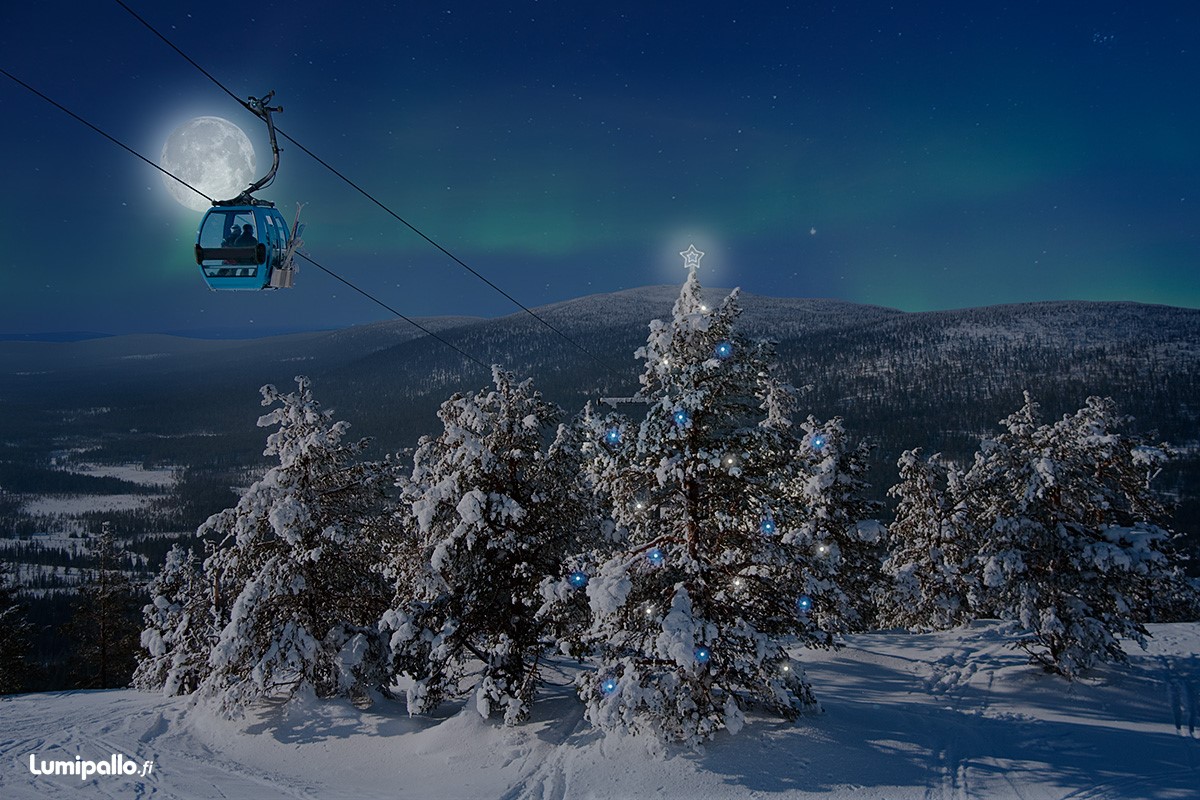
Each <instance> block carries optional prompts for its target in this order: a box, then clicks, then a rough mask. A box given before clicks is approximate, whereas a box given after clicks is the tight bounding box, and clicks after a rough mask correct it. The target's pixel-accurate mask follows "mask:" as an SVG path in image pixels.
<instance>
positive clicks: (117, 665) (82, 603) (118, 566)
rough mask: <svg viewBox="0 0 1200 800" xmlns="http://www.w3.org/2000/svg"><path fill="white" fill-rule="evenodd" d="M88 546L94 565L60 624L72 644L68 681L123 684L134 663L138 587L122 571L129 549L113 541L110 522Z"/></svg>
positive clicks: (104, 686)
mask: <svg viewBox="0 0 1200 800" xmlns="http://www.w3.org/2000/svg"><path fill="white" fill-rule="evenodd" d="M90 549H91V555H92V558H93V559H95V569H94V570H92V574H91V577H90V580H89V581H88V583H86V584H84V585H83V586H81V587H80V589H79V594H78V596H77V597H76V600H75V602H74V604H73V612H72V614H71V619H70V620H68V622H67V623H66V625H65V626H64V628H65V633H66V634H67V636H68V638H70V639H71V641H72V644H73V650H72V652H71V655H70V658H69V663H70V668H71V673H72V681H73V682H74V684H75V686H77V687H79V688H80V689H116V688H123V687H126V686H128V685H129V682H130V680H131V679H132V677H133V671H134V668H135V667H136V666H137V659H138V613H137V612H138V609H139V608H140V607H141V603H140V602H138V597H137V595H138V594H140V592H139V591H138V590H137V589H135V588H134V585H133V582H132V581H131V580H130V578H129V575H128V574H127V569H128V568H129V567H130V566H132V564H131V562H130V556H129V553H128V552H127V551H126V550H125V549H124V548H122V547H120V546H119V545H118V543H117V539H116V536H115V535H114V534H113V531H112V526H111V524H110V523H108V522H104V523H102V524H101V526H100V533H99V534H98V535H95V536H93V537H92V540H91V542H90Z"/></svg>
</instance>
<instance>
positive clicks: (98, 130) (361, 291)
mask: <svg viewBox="0 0 1200 800" xmlns="http://www.w3.org/2000/svg"><path fill="white" fill-rule="evenodd" d="M0 75H4V76H5V77H6V78H9V79H10V80H12V81H13V82H15V83H17V84H19V85H20V86H23V87H24V88H26V89H28V90H29V91H30V92H32V93H33V94H35V95H37V96H38V97H40V98H42V99H43V100H45V101H46V102H47V103H49V104H50V105H52V106H54V107H55V108H57V109H58V110H59V111H62V112H63V113H64V114H67V115H68V116H70V117H71V118H73V119H75V120H77V121H79V122H81V123H83V124H84V125H86V126H87V127H89V128H91V129H92V130H93V131H95V132H96V133H98V134H100V135H101V136H103V137H104V138H105V139H108V140H109V141H110V142H112V143H113V144H115V145H117V146H118V147H120V148H121V149H122V150H124V151H125V152H127V153H129V154H130V155H133V156H136V157H137V158H140V159H141V160H142V161H145V162H146V163H147V164H149V165H150V166H152V167H154V168H155V169H156V170H158V171H159V172H161V173H162V174H163V175H166V176H167V177H169V178H171V179H173V180H176V181H179V182H180V183H181V184H183V185H184V186H186V187H187V188H189V189H191V190H192V191H193V192H195V193H196V194H198V195H200V196H201V197H203V198H204V199H206V200H208V201H209V202H210V203H211V202H213V198H211V197H209V196H208V195H207V194H205V193H204V192H202V191H200V190H199V189H197V188H196V187H195V186H192V185H191V184H190V183H188V182H187V181H185V180H183V179H182V178H180V177H179V176H177V175H175V174H173V173H172V172H170V171H169V170H167V169H164V168H163V167H161V166H159V165H158V164H155V163H154V162H153V161H151V160H150V159H148V158H146V157H145V156H144V155H142V154H141V153H139V152H138V151H137V150H134V149H133V148H132V147H130V146H129V145H127V144H125V143H124V142H122V141H121V140H120V139H118V138H116V137H115V136H112V135H110V134H109V133H107V132H105V131H104V130H102V129H101V128H99V127H97V126H96V125H93V124H92V123H90V122H88V121H87V120H86V119H84V118H83V117H81V116H79V115H78V114H76V113H75V112H74V111H72V110H71V109H69V108H67V107H66V106H64V105H62V104H61V103H58V102H56V101H55V100H53V99H52V98H50V97H49V96H47V95H45V94H43V93H42V92H39V91H38V90H37V89H35V88H34V87H32V86H30V85H29V84H28V83H26V82H25V81H23V80H21V79H20V78H18V77H17V76H15V75H13V74H12V73H11V72H9V71H8V70H6V69H4V68H3V67H0ZM296 255H298V256H300V257H301V258H303V259H304V260H305V261H307V262H308V263H310V264H312V265H313V266H314V267H316V268H317V269H319V270H321V271H322V272H324V273H326V274H327V275H329V276H331V277H332V278H334V279H335V280H337V281H340V282H341V283H343V284H345V285H346V286H349V287H350V288H351V289H353V290H354V291H356V292H358V293H359V294H361V295H363V296H364V297H366V298H368V299H370V300H371V301H373V302H374V303H376V304H377V305H379V306H381V307H383V308H385V309H387V310H388V311H390V312H391V313H393V314H395V315H396V316H397V317H399V318H400V319H402V320H404V321H405V322H407V323H408V324H410V325H412V326H413V327H415V328H417V329H418V330H420V331H422V332H423V333H425V334H426V335H428V336H430V337H432V338H434V339H437V340H438V341H439V342H441V343H442V344H444V345H446V346H447V347H449V348H450V349H451V350H453V351H454V352H456V353H458V354H459V355H461V356H462V357H463V358H466V359H468V360H469V361H472V362H474V363H475V364H478V365H479V366H480V367H483V368H484V369H485V370H487V369H490V367H488V365H487V364H484V363H483V362H482V361H480V360H479V359H477V358H475V357H474V356H472V355H471V354H470V353H468V352H466V351H464V350H462V349H461V348H459V347H458V346H457V345H455V344H453V343H451V342H449V341H447V340H446V339H444V338H442V337H441V336H439V335H438V334H436V333H434V332H433V331H431V330H429V329H428V328H426V327H425V326H424V325H422V324H421V323H419V322H417V321H416V320H414V319H411V318H410V317H406V316H405V315H404V314H401V313H400V312H399V311H397V310H396V309H394V308H392V307H391V306H389V305H388V304H387V303H385V302H383V301H382V300H380V299H379V298H378V297H376V296H375V295H373V294H371V293H370V292H368V291H367V290H366V289H363V288H361V287H359V286H356V285H355V284H354V283H352V282H350V281H348V280H346V279H345V278H343V277H342V276H341V275H339V274H337V273H336V272H334V271H333V270H331V269H329V268H328V267H326V266H324V265H322V264H319V263H317V262H316V261H315V260H313V259H312V258H310V257H309V256H307V255H305V254H304V253H297V254H296Z"/></svg>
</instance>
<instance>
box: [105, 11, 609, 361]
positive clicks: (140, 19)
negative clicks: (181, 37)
mask: <svg viewBox="0 0 1200 800" xmlns="http://www.w3.org/2000/svg"><path fill="white" fill-rule="evenodd" d="M113 2H115V3H116V4H117V5H119V6H120V7H121V8H123V9H125V10H126V11H127V12H129V14H130V16H132V17H133V18H134V19H136V20H137V21H138V22H140V23H142V25H144V26H145V27H146V29H147V30H149V31H150V32H151V33H153V34H154V35H155V36H157V37H158V38H159V39H161V40H162V41H163V42H164V43H165V44H166V45H167V46H168V47H170V48H171V49H172V50H174V51H175V52H176V53H178V54H179V55H180V56H181V57H182V58H183V59H184V60H185V61H187V62H188V63H189V64H191V65H192V66H193V67H195V68H196V69H198V70H199V71H200V72H201V74H203V75H204V76H205V77H206V78H208V79H209V80H210V81H212V82H213V83H214V84H216V85H217V86H218V87H219V88H220V89H221V91H223V92H225V94H227V95H229V96H230V97H232V98H233V99H234V100H236V101H237V102H238V104H239V105H241V106H242V107H243V108H246V109H248V110H251V111H253V109H251V108H250V106H249V105H248V104H247V103H246V101H244V100H242V99H241V98H240V97H238V96H237V95H236V94H234V93H233V92H232V91H231V90H230V89H229V87H227V86H226V85H225V84H223V83H221V81H219V80H217V78H216V77H214V76H213V74H212V73H211V72H209V71H208V70H206V69H205V68H204V67H202V66H200V64H198V63H197V62H196V61H195V60H193V59H192V57H191V56H189V55H188V54H187V53H185V52H183V50H181V49H179V47H178V46H176V45H175V43H174V42H172V41H171V40H170V39H168V38H167V37H166V36H164V35H163V34H162V33H160V32H159V31H158V29H157V28H155V27H154V26H153V25H151V24H150V23H149V22H147V21H146V19H145V18H143V17H142V16H141V15H139V14H138V13H137V12H136V11H134V10H133V9H132V8H130V7H129V6H128V5H126V4H125V2H124V0H113ZM276 131H277V132H278V133H279V135H280V136H282V137H283V138H284V139H287V140H288V141H289V142H291V143H292V144H294V145H296V147H299V148H300V149H301V150H303V151H304V152H305V153H307V154H308V155H309V156H310V157H311V158H312V159H313V160H314V161H316V162H317V163H318V164H320V165H321V166H323V167H325V169H327V170H329V171H330V172H332V173H333V174H334V175H336V176H337V177H338V178H340V179H341V180H342V181H344V182H345V183H346V184H347V185H348V186H350V187H351V188H353V189H355V190H356V191H357V192H358V193H359V194H361V195H362V196H363V197H365V198H367V199H368V200H370V201H371V202H372V203H374V204H375V205H377V206H379V207H380V208H381V209H383V210H384V211H385V212H386V213H387V214H389V215H390V216H391V217H392V218H393V219H395V220H396V221H397V222H399V223H400V224H402V225H404V226H405V227H406V228H408V229H409V230H410V231H412V232H413V233H415V234H416V235H417V236H420V237H421V238H422V239H424V240H425V241H426V242H428V243H429V244H431V245H432V246H433V247H435V248H437V249H438V250H439V251H441V252H442V253H443V254H444V255H445V256H446V257H447V258H449V259H450V260H451V261H453V262H454V263H456V264H458V265H459V266H460V267H462V268H463V269H465V270H466V271H467V272H470V273H471V274H472V275H474V276H475V277H476V278H479V280H481V281H483V282H484V283H486V284H487V285H488V286H490V287H491V288H492V289H495V290H496V291H497V292H499V293H500V294H501V295H503V296H504V297H505V298H507V299H508V300H509V301H510V302H512V303H513V304H514V305H516V306H517V307H518V308H520V309H521V310H522V311H524V312H525V313H526V314H528V315H529V316H531V317H533V318H534V319H535V320H537V321H538V322H540V323H541V324H542V325H544V326H546V327H547V328H549V329H550V330H552V331H553V332H554V333H556V334H558V335H559V336H561V337H562V338H563V339H566V340H567V341H568V342H570V343H571V345H573V346H574V347H576V348H577V349H578V350H579V351H580V352H582V353H583V354H584V355H586V356H587V357H588V358H590V359H592V360H593V361H595V362H596V363H597V364H599V365H600V366H602V367H604V368H605V369H606V370H608V371H609V372H611V373H612V374H613V375H617V376H620V373H619V372H618V371H617V370H616V369H614V368H613V367H612V366H610V365H609V364H607V363H605V362H604V361H602V360H601V359H600V358H599V357H598V356H596V355H595V354H594V353H592V352H591V351H590V350H588V349H587V348H586V347H584V346H583V345H581V344H580V343H579V342H577V341H575V339H573V338H571V337H570V336H568V335H567V334H566V333H564V332H563V331H562V330H560V329H559V328H557V327H555V326H554V325H551V324H550V323H549V322H547V321H546V320H545V319H544V318H543V317H541V316H540V315H538V314H537V312H535V311H534V310H533V309H531V308H529V307H528V306H526V305H525V304H524V303H522V302H521V301H520V300H518V299H517V298H515V297H513V296H512V295H511V294H509V293H508V292H506V291H504V290H503V289H501V288H500V287H499V286H497V285H496V284H495V283H493V282H492V281H491V280H489V279H488V278H487V277H485V276H484V275H483V274H482V273H480V272H479V271H478V270H476V269H474V268H473V267H471V266H469V265H468V264H467V263H466V262H464V261H463V260H462V259H460V258H459V257H458V256H456V255H454V253H451V252H450V251H449V250H447V249H446V248H445V247H443V246H442V245H440V244H439V243H438V242H436V241H434V240H433V239H432V238H430V237H429V236H427V235H425V233H423V232H422V231H421V230H420V229H419V228H417V227H416V226H415V225H413V224H412V223H411V222H409V221H408V220H406V219H404V218H403V217H401V216H400V215H399V214H397V213H396V212H395V211H393V210H392V209H391V208H389V207H388V206H387V205H386V204H385V203H383V202H382V201H381V200H379V199H378V198H376V197H375V196H374V195H372V194H371V193H370V192H368V191H367V190H366V189H364V188H363V187H361V186H359V185H358V184H357V183H355V182H354V181H353V180H351V179H350V178H348V177H347V176H346V175H344V174H343V173H342V172H341V171H339V170H337V169H335V168H334V167H333V165H331V164H330V163H329V162H327V161H325V160H324V159H323V158H321V157H320V156H318V155H317V154H316V153H314V152H313V151H311V150H309V149H308V148H307V147H305V146H304V145H302V144H301V143H300V142H298V141H296V140H295V139H293V138H292V137H291V136H289V135H288V134H287V133H285V132H284V131H283V129H282V128H276Z"/></svg>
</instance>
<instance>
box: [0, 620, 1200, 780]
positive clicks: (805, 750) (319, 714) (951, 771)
mask: <svg viewBox="0 0 1200 800" xmlns="http://www.w3.org/2000/svg"><path fill="white" fill-rule="evenodd" d="M1152 630H1153V631H1154V632H1155V633H1156V634H1157V636H1156V637H1155V638H1154V639H1152V640H1151V643H1150V649H1149V651H1148V652H1144V653H1143V652H1142V651H1141V650H1139V649H1137V648H1136V646H1132V647H1131V648H1130V649H1129V650H1128V652H1129V654H1130V664H1129V665H1127V666H1109V667H1103V668H1101V669H1099V670H1097V672H1096V674H1095V675H1094V676H1092V677H1089V678H1087V679H1084V680H1081V681H1077V682H1076V683H1074V684H1068V683H1066V682H1065V681H1063V680H1062V679H1061V678H1056V677H1054V676H1050V675H1046V674H1044V673H1042V672H1041V671H1040V670H1039V669H1038V668H1036V667H1033V666H1030V665H1028V664H1027V663H1026V660H1027V659H1026V655H1025V654H1024V653H1022V652H1020V651H1014V650H1010V649H1008V646H1007V645H1008V642H1009V638H1008V637H1007V635H1006V634H1004V633H1003V632H1002V629H1001V628H1000V627H999V626H996V625H995V624H992V623H975V624H972V625H969V626H965V627H963V628H959V629H957V630H955V631H950V632H946V633H940V634H924V635H912V636H909V635H906V634H899V633H880V634H871V635H864V636H853V637H848V639H847V646H846V647H844V648H842V649H840V650H837V651H799V652H797V653H796V655H798V656H799V657H800V658H801V659H802V660H803V661H805V662H806V669H807V672H808V675H809V678H810V680H811V681H812V683H813V685H814V687H815V688H816V690H817V693H818V697H819V699H820V700H821V702H822V704H823V707H824V709H825V710H824V712H823V713H817V714H811V715H806V716H802V717H801V718H800V719H798V720H797V721H796V722H795V723H787V722H782V721H779V720H776V719H772V718H770V717H765V716H761V715H756V714H755V713H753V712H751V713H748V715H747V717H748V719H747V725H746V727H745V729H744V730H743V731H742V732H741V733H740V734H738V735H737V736H728V735H721V736H718V737H717V739H716V740H715V741H713V742H710V743H709V744H708V745H706V747H705V748H704V749H703V750H702V751H695V752H693V751H689V750H684V749H682V748H678V747H674V746H666V747H665V748H664V747H661V746H658V745H657V744H656V743H654V742H652V741H651V740H649V739H646V738H644V737H633V736H626V735H614V736H608V737H606V736H604V735H603V734H602V733H601V732H599V731H597V730H595V729H593V728H592V727H591V725H590V724H589V723H588V722H587V721H586V720H584V718H583V708H582V706H581V705H580V704H579V702H578V701H577V699H576V698H575V697H574V694H573V689H572V688H571V686H570V685H569V684H568V683H567V681H569V677H570V675H569V670H568V671H567V672H563V673H558V674H555V675H553V677H552V678H551V679H552V680H554V682H555V684H554V685H552V686H548V687H547V688H546V689H545V690H544V691H543V692H542V694H541V695H540V696H539V699H538V702H537V703H535V704H534V706H533V712H532V716H531V718H530V720H529V721H528V722H527V723H525V724H523V725H521V726H518V727H516V728H506V727H504V726H503V725H502V724H500V723H499V722H498V720H487V721H485V720H482V719H480V718H479V716H478V715H477V714H476V713H475V712H474V710H473V707H474V704H473V703H472V702H467V703H466V705H465V706H464V707H463V708H462V709H461V710H460V709H458V708H455V707H451V706H447V707H445V708H443V709H442V710H441V712H440V713H439V714H437V715H436V716H435V717H433V718H419V719H409V718H407V717H406V715H405V714H404V711H403V707H402V704H383V705H384V707H382V708H376V709H371V710H367V711H359V710H357V709H355V708H353V707H352V706H350V705H349V704H348V703H344V702H338V701H331V702H316V701H313V702H306V703H300V704H296V705H294V706H291V707H281V706H269V707H263V708H260V709H255V710H252V711H251V712H249V713H248V714H247V717H246V718H245V719H243V720H241V721H236V722H231V721H228V720H223V719H220V718H218V717H216V716H214V715H213V714H212V713H211V712H210V711H208V710H207V709H204V708H201V707H194V706H193V705H192V704H191V703H190V702H189V701H188V700H187V699H178V698H176V699H164V698H160V697H157V696H154V695H149V694H144V693H139V692H134V691H110V692H69V693H62V694H53V695H25V696H19V697H16V698H6V699H0V798H4V800H31V799H32V798H67V797H70V798H79V797H87V798H90V797H96V798H128V797H134V798H155V800H161V799H163V798H188V799H190V798H201V799H202V800H208V799H209V798H231V799H238V798H247V800H282V799H287V800H295V799H297V798H314V799H315V798H320V800H338V799H339V798H355V799H356V800H358V799H359V798H368V799H369V798H385V797H386V798H412V799H413V800H441V798H445V799H446V800H458V798H463V800H492V799H493V798H495V799H497V800H568V798H596V799H597V800H599V799H600V798H650V797H654V798H681V799H682V798H687V799H688V800H733V799H736V798H756V799H757V800H762V799H763V798H779V800H812V799H813V798H821V799H822V800H852V799H854V798H887V799H888V800H966V798H1000V799H1001V800H1008V799H1010V798H1012V799H1013V800H1068V799H1069V800H1119V799H1122V798H1129V799H1131V800H1132V799H1133V798H1136V799H1137V800H1182V798H1195V797H1200V791H1197V787H1200V732H1198V731H1197V728H1198V727H1200V726H1198V725H1197V723H1198V722H1200V713H1198V709H1197V702H1198V700H1200V697H1198V694H1200V692H1198V689H1200V656H1198V655H1197V653H1200V623H1197V624H1186V625H1185V624H1177V625H1158V626H1152ZM31 753H32V754H36V755H37V756H38V757H39V758H40V759H44V760H47V761H49V760H57V759H62V760H73V759H74V757H75V755H76V754H77V753H78V754H80V755H82V756H83V757H84V758H87V759H95V760H103V759H107V758H108V756H109V755H110V754H113V753H121V754H124V755H125V756H127V757H128V758H130V759H136V760H137V761H138V762H139V764H140V763H141V762H144V761H153V762H154V764H155V767H154V770H153V772H152V773H151V774H149V775H148V776H146V777H144V778H142V777H140V776H137V777H130V778H125V777H108V776H94V777H92V778H90V779H89V780H88V781H87V782H86V783H85V782H83V781H81V780H80V779H79V778H78V777H73V776H35V775H32V774H30V772H29V769H28V759H29V755H30V754H31Z"/></svg>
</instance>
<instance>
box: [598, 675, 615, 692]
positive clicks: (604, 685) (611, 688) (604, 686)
mask: <svg viewBox="0 0 1200 800" xmlns="http://www.w3.org/2000/svg"><path fill="white" fill-rule="evenodd" d="M616 690H617V679H616V678H605V679H604V680H602V681H601V682H600V691H601V692H602V693H604V694H605V695H610V694H612V693H613V692H615V691H616Z"/></svg>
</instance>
